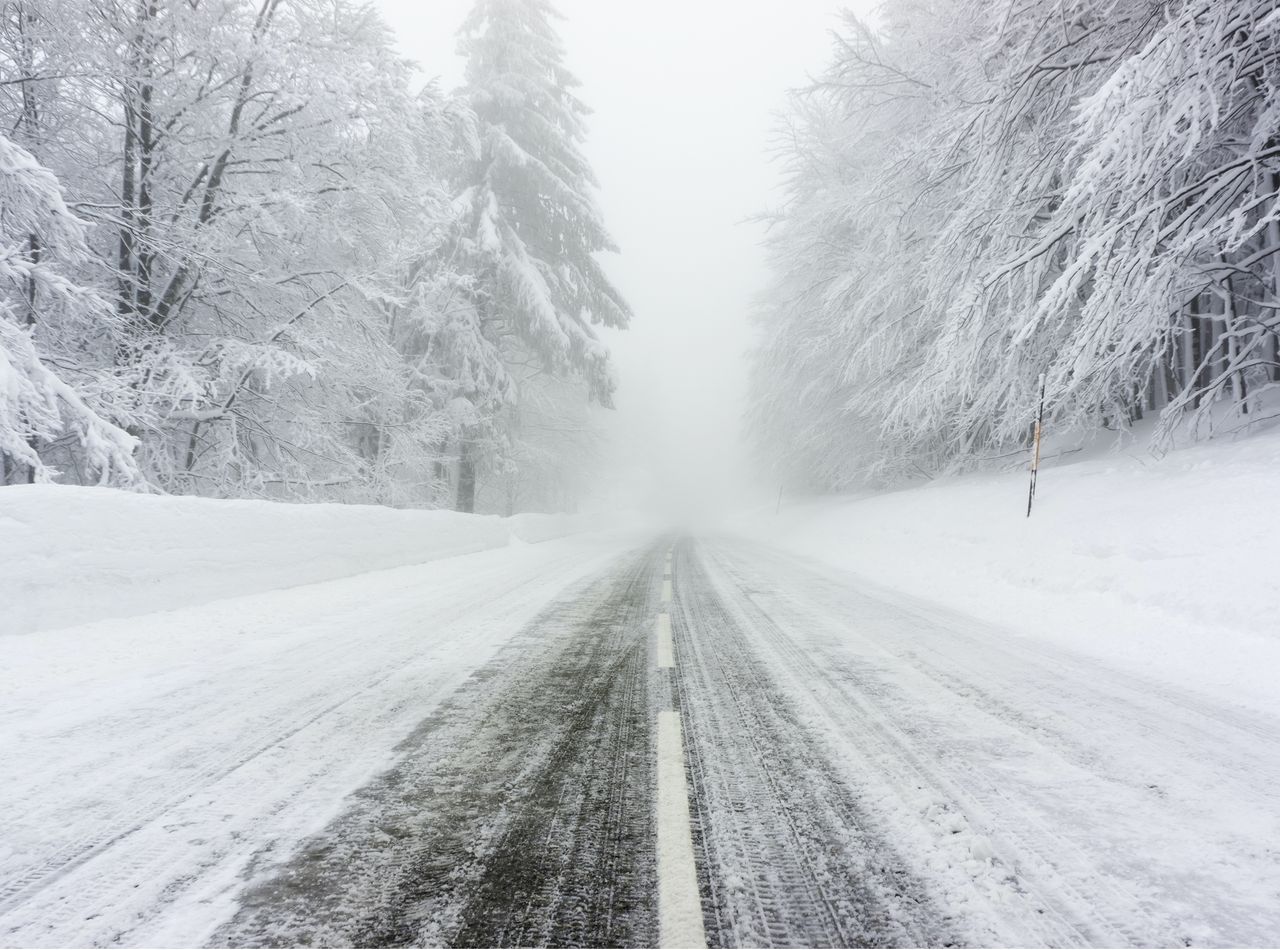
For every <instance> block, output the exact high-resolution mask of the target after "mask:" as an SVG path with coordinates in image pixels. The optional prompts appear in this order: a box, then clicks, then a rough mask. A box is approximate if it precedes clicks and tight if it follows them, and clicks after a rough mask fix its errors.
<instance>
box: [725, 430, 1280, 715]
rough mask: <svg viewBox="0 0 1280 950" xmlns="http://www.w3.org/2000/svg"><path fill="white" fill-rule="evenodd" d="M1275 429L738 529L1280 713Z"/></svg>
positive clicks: (949, 483) (797, 511) (873, 499)
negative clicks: (1031, 487)
mask: <svg viewBox="0 0 1280 950" xmlns="http://www.w3.org/2000/svg"><path fill="white" fill-rule="evenodd" d="M1278 491H1280V432H1271V433H1266V434H1263V435H1258V436H1255V437H1252V438H1249V439H1245V440H1241V441H1239V442H1236V443H1228V444H1208V445H1202V446H1199V447H1195V448H1189V449H1184V450H1180V451H1177V452H1173V453H1171V454H1170V455H1168V456H1166V457H1165V458H1163V459H1160V460H1156V459H1153V458H1151V457H1150V456H1147V455H1145V454H1143V453H1142V452H1141V450H1139V449H1135V450H1133V452H1132V453H1131V454H1113V455H1106V456H1102V457H1096V458H1091V459H1088V460H1084V461H1079V462H1075V463H1069V464H1059V465H1054V466H1052V467H1047V468H1044V469H1042V470H1041V473H1040V484H1039V488H1038V491H1037V494H1036V504H1035V511H1034V513H1033V514H1032V516H1031V518H1030V519H1028V518H1026V517H1025V514H1026V503H1027V502H1026V499H1027V475H1026V473H1025V472H1010V473H1004V474H998V475H991V474H984V475H970V476H963V477H956V478H947V479H939V480H937V481H935V482H931V483H929V484H928V485H924V486H921V487H919V488H911V489H906V490H902V491H897V492H888V493H881V494H875V495H867V496H862V497H849V496H846V497H834V498H831V497H828V498H820V499H814V500H810V501H805V502H796V503H791V504H788V503H786V502H784V505H783V509H782V512H781V514H780V515H778V516H775V515H774V511H773V508H772V506H770V507H769V508H768V509H767V510H761V511H759V512H756V513H753V514H752V515H750V516H749V517H746V518H743V519H741V520H740V521H738V522H737V523H736V525H735V530H737V531H739V532H741V533H743V534H746V535H748V536H750V537H753V538H756V539H758V540H762V541H766V542H768V543H770V544H774V545H777V546H779V547H782V548H785V549H787V550H789V551H792V552H794V553H797V554H802V555H806V556H809V557H812V558H815V559H818V560H821V561H825V562H826V563H828V564H831V565H834V566H836V567H839V568H841V569H844V570H848V571H851V572H853V573H855V574H857V575H859V576H861V577H863V578H866V579H867V580H869V581H872V582H874V583H878V584H880V585H883V586H885V587H888V588H892V589H894V590H897V591H901V592H903V593H905V594H909V595H911V596H912V597H916V598H921V599H924V600H928V601H932V602H935V603H938V604H942V605H945V606H946V607H949V608H952V609H953V610H956V611H959V612H961V613H964V614H968V615H970V616H974V617H978V618H981V619H983V620H986V621H989V622H994V623H997V624H999V625H1001V626H1003V627H1006V628H1008V629H1009V631H1010V632H1011V634H1014V635H1018V636H1025V637H1033V638H1039V639H1045V640H1048V641H1051V642H1053V643H1055V644H1057V645H1059V646H1062V647H1066V648H1068V649H1071V650H1073V651H1075V652H1078V653H1082V654H1085V655H1088V656H1093V657H1096V658H1098V659H1099V660H1102V661H1104V662H1105V663H1107V664H1108V665H1120V666H1124V667H1127V668H1130V669H1132V670H1134V671H1141V672H1144V673H1146V674H1148V675H1154V676H1157V677H1159V678H1161V679H1164V680H1166V681H1170V682H1176V683H1179V684H1180V685H1184V686H1187V687H1189V688H1193V689H1197V690H1200V691H1203V692H1211V693H1214V694H1216V695H1218V696H1220V697H1222V698H1224V699H1226V700H1228V701H1232V702H1243V703H1247V704H1248V705H1251V706H1253V707H1255V708H1263V709H1267V710H1277V709H1280V700H1278V699H1277V692H1276V689H1275V670H1277V669H1280V622H1278V621H1277V619H1276V618H1277V617H1280V583H1278V582H1277V570H1278V569H1280V553H1277V548H1276V539H1277V538H1280V504H1278V503H1277V501H1276V498H1277V492H1278Z"/></svg>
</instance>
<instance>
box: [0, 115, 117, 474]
mask: <svg viewBox="0 0 1280 950" xmlns="http://www.w3.org/2000/svg"><path fill="white" fill-rule="evenodd" d="M86 253H87V249H86V248H85V245H84V234H83V228H82V226H81V224H80V222H79V221H78V220H77V219H76V218H75V216H74V215H72V214H71V212H70V211H69V210H68V209H67V207H66V204H65V203H64V201H63V197H62V192H61V189H60V188H59V186H58V181H57V179H56V178H55V177H54V176H53V174H52V173H51V172H49V171H48V170H47V169H45V168H44V167H42V166H41V165H40V163H39V162H37V161H36V159H35V157H34V156H32V155H31V153H30V152H28V151H27V150H26V149H24V148H22V147H21V146H19V145H18V144H16V143H15V142H13V141H11V140H10V139H8V138H7V137H5V136H3V135H0V458H3V460H4V466H5V472H6V475H8V474H11V473H12V472H13V470H14V469H16V468H17V467H18V466H24V467H26V469H27V471H28V473H29V477H30V478H31V479H32V480H34V481H49V480H51V479H52V478H53V477H54V476H55V475H57V472H55V471H53V470H52V469H50V468H49V466H48V465H46V464H45V462H44V461H43V460H42V459H41V457H40V454H39V452H38V451H37V449H36V445H37V441H38V440H49V439H54V438H57V437H59V436H61V435H63V434H64V433H70V434H71V435H72V436H73V437H74V438H75V439H76V441H77V442H78V443H79V445H80V446H81V448H82V449H83V451H84V458H85V462H86V463H87V464H88V466H89V467H90V468H91V469H92V470H94V471H95V472H97V473H98V476H99V479H100V481H102V482H103V483H110V482H114V483H118V484H125V485H131V484H136V483H138V482H139V481H140V480H141V476H140V474H139V472H138V468H137V465H136V463H135V462H134V459H133V451H134V448H135V446H136V440H135V439H134V438H133V437H132V436H130V435H128V434H127V433H125V432H124V431H123V430H122V429H120V428H119V427H117V426H115V425H112V424H111V423H110V422H108V421H106V420H104V419H103V418H101V417H100V416H99V415H98V414H97V413H95V412H94V411H93V410H92V409H91V408H90V407H89V406H88V405H87V404H86V403H85V400H84V398H83V397H82V396H81V394H80V393H78V392H77V391H76V389H75V388H74V387H73V386H71V385H69V384H68V383H67V382H66V381H65V380H63V379H62V378H61V377H60V376H59V375H58V374H57V373H55V372H54V371H53V370H52V369H50V368H49V366H47V365H46V363H45V361H44V360H43V359H42V357H41V355H40V353H39V351H38V347H37V343H36V339H35V336H34V330H35V328H36V325H37V323H38V321H39V319H40V317H41V316H42V315H44V314H45V313H46V312H48V311H58V310H62V311H67V312H70V313H71V314H72V315H73V316H75V317H78V318H80V319H85V320H93V319H94V318H95V317H99V318H101V317H103V316H105V312H104V311H105V305H104V304H103V302H102V301H101V299H100V298H98V297H97V296H96V295H95V294H93V293H92V292H90V291H88V290H86V289H84V288H82V287H80V286H78V285H76V284H74V283H72V282H71V281H70V280H68V279H67V278H65V277H64V276H63V275H62V274H61V273H59V271H58V270H57V265H58V264H59V263H67V262H72V263H74V262H76V261H78V260H80V259H82V258H83V257H84V256H85V255H86Z"/></svg>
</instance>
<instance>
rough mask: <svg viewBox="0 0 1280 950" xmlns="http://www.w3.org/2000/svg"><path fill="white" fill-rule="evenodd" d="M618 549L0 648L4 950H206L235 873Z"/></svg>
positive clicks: (327, 585) (552, 545)
mask: <svg viewBox="0 0 1280 950" xmlns="http://www.w3.org/2000/svg"><path fill="white" fill-rule="evenodd" d="M5 494H9V492H8V490H6V492H5ZM114 501H119V498H118V497H117V498H116V499H114ZM142 501H144V502H148V501H154V500H147V499H142ZM113 503H114V502H113ZM228 507H229V508H230V509H232V510H233V511H234V510H237V509H238V507H239V506H237V505H228ZM259 510H261V509H259ZM404 514H405V513H401V512H394V513H390V514H389V516H388V520H389V518H390V516H391V515H394V516H396V517H402V516H403V515H404ZM322 520H323V519H322ZM413 520H414V519H413V518H409V519H407V521H409V522H410V523H412V522H413ZM430 521H431V519H425V523H426V524H429V523H430ZM452 521H457V519H448V521H447V522H446V523H448V522H452ZM463 523H464V524H465V522H463ZM386 526H387V523H386V521H385V520H384V527H386ZM494 527H495V529H496V530H498V531H502V532H504V533H503V535H502V537H503V540H504V542H505V529H504V528H502V526H501V524H500V523H497V522H496V521H495V522H494ZM484 530H485V531H488V530H489V528H485V529H484ZM304 539H305V538H304ZM322 539H323V535H322V534H317V535H316V536H314V537H312V538H310V539H309V540H311V541H313V542H316V543H319V541H321V540H322ZM388 540H389V543H392V544H394V541H393V539H388ZM634 542H635V538H634V537H633V536H631V535H628V534H627V533H625V532H623V533H613V534H589V535H580V536H576V537H572V538H566V539H562V540H554V541H548V542H546V543H544V544H536V545H535V544H517V545H512V546H507V547H503V548H498V549H494V550H488V551H483V552H479V553H475V554H470V555H466V556H459V557H453V558H448V559H441V560H436V561H434V562H432V563H428V564H422V565H416V566H409V567H401V568H396V569H390V570H383V571H377V572H373V573H365V574H360V575H357V576H353V577H350V578H346V579H340V580H331V581H327V582H324V583H317V584H309V585H305V586H297V587H292V588H290V589H286V590H276V591H269V592H265V593H256V594H250V595H245V596H238V597H231V598H224V599H219V600H214V601H210V602H207V603H203V604H197V605H194V606H188V607H183V608H180V609H175V610H169V611H163V612H154V613H149V614H145V615H139V616H132V617H127V618H115V619H107V620H102V621H98V622H94V623H90V624H85V625H81V626H75V627H66V628H63V629H58V630H46V631H42V632H39V633H33V634H26V635H16V636H7V637H0V696H2V697H3V701H2V702H0V761H3V762H4V773H5V780H4V782H3V785H2V789H0V944H4V945H42V946H47V945H91V944H102V943H108V942H119V943H125V944H136V943H145V944H161V945H165V944H168V945H188V944H190V943H191V942H192V941H198V940H200V939H202V937H201V934H203V933H206V932H207V931H208V930H209V929H210V928H212V926H213V925H215V924H216V923H217V922H218V921H219V920H221V919H222V918H223V917H225V916H226V915H227V914H228V913H229V912H230V906H231V905H230V904H229V903H228V902H229V901H231V900H232V896H233V895H234V893H235V892H237V891H238V889H239V887H240V885H241V883H242V880H241V875H242V874H243V873H244V872H245V870H246V866H247V864H248V862H249V861H250V859H251V857H252V856H253V855H255V854H258V853H265V854H268V855H269V854H270V853H271V852H272V851H273V849H275V848H276V847H280V848H283V849H285V850H288V848H290V847H292V846H293V845H295V844H296V843H297V842H298V841H299V840H301V838H302V837H304V836H305V835H306V834H307V833H309V832H311V831H313V830H314V829H315V828H317V827H320V826H322V825H323V824H324V822H325V821H326V820H327V819H328V818H329V817H330V816H331V815H332V814H333V813H334V810H335V809H336V808H337V807H338V804H339V802H340V801H341V800H342V798H343V796H344V795H346V794H347V793H348V792H350V791H352V790H353V789H355V788H357V787H358V786H359V785H361V784H362V783H363V782H364V781H365V780H367V779H368V778H369V777H370V776H371V775H372V774H374V773H376V772H378V771H380V770H382V769H383V768H385V767H386V766H387V765H388V764H389V763H390V762H392V761H393V760H394V758H395V751H394V750H395V747H396V744H397V743H398V742H399V741H400V740H401V739H403V738H404V736H405V735H406V734H408V732H409V731H410V730H412V729H413V727H414V726H415V725H417V724H418V723H419V722H421V720H422V719H423V718H424V717H425V716H427V715H428V714H429V713H430V712H431V711H432V710H433V709H434V708H435V707H436V706H437V705H438V704H439V702H440V701H441V700H442V699H443V698H444V697H445V696H447V695H449V693H450V692H451V691H452V690H454V689H455V688H456V687H457V686H458V685H459V684H460V683H461V682H462V681H463V680H464V679H465V678H466V677H467V676H468V675H469V674H470V673H471V672H472V671H474V670H476V669H477V668H478V667H479V666H481V665H483V664H484V663H485V662H486V661H487V660H489V659H490V658H491V657H492V656H493V655H494V653H495V651H496V650H497V649H498V648H499V647H500V646H501V645H502V644H503V643H504V642H506V641H507V640H508V639H509V638H510V637H511V636H512V634H513V633H514V632H515V631H517V630H519V629H520V628H521V627H522V626H523V625H524V624H526V623H527V622H528V621H529V620H530V619H531V618H533V617H534V616H535V615H537V613H538V612H539V611H540V610H541V609H543V608H544V607H545V605H546V604H547V603H548V601H550V600H552V599H554V598H555V597H556V596H557V595H559V594H560V593H561V592H563V591H564V590H565V588H566V587H569V586H571V585H573V584H574V583H575V582H577V581H579V580H581V579H582V578H584V577H588V576H590V575H592V574H593V573H596V572H598V571H599V570H601V568H602V567H603V566H604V565H605V564H607V563H608V562H610V561H611V560H614V559H616V558H617V556H618V554H619V552H620V551H622V550H625V549H627V547H628V546H630V545H632V544H633V543H634ZM451 543H454V544H457V543H459V542H458V539H457V538H456V537H455V538H454V539H452V541H451ZM464 543H467V544H474V543H475V542H474V541H471V540H467V541H465V542H464ZM169 550H170V556H173V550H172V546H171V547H170V549H169ZM245 557H246V560H248V559H250V558H253V560H252V562H251V564H252V565H254V566H256V567H257V568H258V569H259V570H261V571H262V572H263V573H264V575H267V576H270V574H271V571H272V569H273V568H272V565H273V562H272V561H271V560H269V559H264V558H263V556H262V555H261V554H258V555H252V554H251V553H250V552H248V551H246V553H245ZM159 562H160V559H159V558H155V559H154V561H153V563H156V564H159ZM145 563H147V562H146V560H145V559H144V564H145ZM179 567H180V566H179V565H174V568H175V570H176V569H177V568H179ZM68 589H70V588H68ZM207 594H208V589H207V588H206V589H203V590H202V592H201V596H207ZM166 922H167V923H166ZM166 925H167V926H171V927H175V928H176V929H170V930H166V929H164V928H165V926H166Z"/></svg>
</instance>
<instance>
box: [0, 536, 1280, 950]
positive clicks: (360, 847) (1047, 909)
mask: <svg viewBox="0 0 1280 950" xmlns="http://www.w3.org/2000/svg"><path fill="white" fill-rule="evenodd" d="M669 548H671V543H670V542H669V541H668V540H663V541H660V542H645V543H643V544H638V545H637V542H636V541H635V540H634V539H632V540H630V541H628V540H626V539H623V538H620V537H607V536H594V537H579V538H573V539H567V540H562V541H556V542H550V543H547V544H544V545H538V546H529V547H516V548H509V549H502V550H498V551H491V552H486V553H482V554H476V555H470V556H467V557H463V558H455V559H451V560H447V561H440V562H434V563H432V564H429V565H424V566H421V567H415V568H403V569H397V570H392V571H384V572H379V573H377V574H369V575H364V576H362V577H357V578H351V579H349V580H345V581H335V582H329V583H326V584H318V585H312V586H309V587H303V588H296V589H293V590H288V591H279V592H275V593H271V594H262V595H255V596H253V597H243V598H236V599H232V600H224V601H220V602H215V603H213V604H208V605H205V606H204V607H200V608H191V609H189V610H184V611H174V612H170V613H167V614H157V615H150V616H148V617H145V618H134V619H132V620H119V621H111V622H107V623H100V624H97V625H94V626H92V627H82V628H76V629H72V630H65V631H58V632H53V633H43V634H39V635H33V636H28V637H9V638H4V639H2V640H0V670H2V673H0V675H3V678H4V682H3V687H4V688H3V694H2V695H3V697H4V698H3V700H2V701H0V743H3V745H2V746H0V758H2V759H3V761H4V762H5V763H6V776H5V781H4V785H3V790H2V791H0V799H2V800H0V805H3V808H2V809H0V815H2V816H3V817H0V842H2V844H0V943H3V944H6V945H14V944H30V945H58V944H62V945H66V944H87V943H94V944H112V943H116V944H190V943H200V942H207V943H213V944H225V943H234V944H250V945H296V944H306V945H315V944H319V945H333V944H352V943H354V944H366V945H368V944H375V945H407V944H415V943H416V944H428V945H431V944H449V945H455V946H468V945H470V946H485V945H511V944H516V945H543V944H556V945H565V944H571V945H622V946H627V945H654V944H657V943H658V942H659V941H663V942H682V943H686V944H687V943H689V942H691V941H690V938H689V934H691V933H693V934H696V935H702V934H705V937H706V940H707V942H708V943H709V944H710V945H713V946H715V945H780V944H792V945H795V944H803V945H819V946H820V945H903V944H934V945H936V944H941V943H952V944H955V943H959V944H986V945H992V944H995V945H1010V944H1013V945H1073V944H1089V945H1153V944H1155V945H1184V944H1185V945H1205V944H1235V945H1258V944H1273V943H1274V942H1275V941H1276V939H1277V937H1278V936H1280V799H1278V797H1277V794H1276V792H1275V789H1276V788H1277V786H1278V785H1280V721H1277V720H1275V719H1271V718H1267V717H1266V716H1265V715H1263V714H1261V713H1258V712H1248V711H1245V710H1244V709H1238V708H1235V707H1232V706H1230V705H1227V704H1224V703H1222V702H1220V701H1218V700H1214V699H1212V698H1210V697H1208V696H1204V695H1199V694H1197V693H1193V692H1191V691H1189V690H1182V689H1177V688H1175V687H1173V686H1171V685H1169V684H1165V683H1160V682H1156V681H1154V680H1152V681H1143V680H1138V679H1135V678H1134V677H1133V676H1132V675H1130V674H1128V673H1125V674H1120V673H1118V672H1116V671H1113V670H1110V669H1108V668H1106V667H1104V666H1102V665H1100V664H1099V663H1098V662H1097V661H1096V660H1090V659H1087V658H1084V657H1082V656H1076V655H1074V654H1070V653H1067V652H1064V651H1062V650H1061V649H1059V648H1056V647H1052V646H1048V645H1046V644H1044V643H1043V642H1039V641H1036V640H1033V639H1030V638H1025V637H1021V636H1018V635H1016V634H1014V633H1011V632H1010V631H1007V630H1003V629H1000V628H998V627H993V626H990V625H985V624H982V623H979V622H977V621H974V620H972V619H968V618H965V617H963V616H959V615H956V614H954V613H949V612H946V611H944V610H942V609H940V608H937V607H933V606H930V605H928V604H925V603H922V602H918V601H913V600H910V599H908V598H905V597H903V596H901V595H897V594H893V593H890V592H887V591H883V590H880V589H877V588H874V587H871V586H870V585H867V584H865V583H863V582H861V581H859V580H857V579H856V578H854V577H853V576H851V575H849V574H845V573H840V572H838V571H835V570H833V569H828V568H824V567H820V566H818V565H816V564H814V563H811V562H807V561H802V560H799V559H797V558H795V557H793V556H790V555H785V554H782V553H780V552H778V551H777V550H775V549H772V548H769V547H765V546H762V545H758V544H755V543H752V542H746V541H742V540H728V539H719V538H707V539H700V540H691V539H682V540H679V541H678V542H676V543H675V545H674V551H673V553H672V557H671V559H670V560H668V558H667V551H668V550H669ZM668 573H669V575H670V576H669V577H668V576H664V575H666V574H668ZM659 723H663V724H664V726H663V727H662V728H660V727H659ZM673 737H674V740H673ZM681 738H682V741H683V759H684V775H685V779H686V784H685V785H684V787H686V788H687V789H688V808H687V810H681V809H679V808H671V807H669V806H670V805H671V792H670V788H671V782H673V781H674V782H675V783H676V786H679V784H680V783H679V771H680V770H679V769H678V768H677V769H676V771H675V773H674V777H673V773H672V770H671V768H670V763H669V762H668V760H667V756H668V754H669V753H670V749H671V743H672V742H673V741H674V742H675V750H676V752H675V753H674V754H675V755H676V756H678V755H679V752H680V745H681V743H680V740H681ZM660 782H666V783H668V784H667V788H666V791H665V792H660V791H659V783H660ZM682 811H683V813H684V814H687V818H681V817H680V816H681V814H682ZM672 816H675V817H672ZM682 822H684V823H683V824H682ZM682 841H683V843H684V851H685V852H690V853H691V854H692V858H693V864H694V867H693V869H692V870H693V873H690V874H689V875H688V876H687V878H686V877H683V876H682V875H681V873H680V871H681V868H680V866H679V860H680V854H681V853H682V848H681V843H682ZM673 855H674V856H675V857H672V856H673ZM688 907H693V908H695V909H696V908H700V910H701V928H698V927H697V926H696V925H697V923H698V922H697V921H696V920H695V921H693V925H694V926H693V929H690V921H688V920H687V919H684V918H682V917H681V914H682V913H683V911H682V908H688ZM686 916H687V915H686ZM677 936H678V937H680V938H681V939H677Z"/></svg>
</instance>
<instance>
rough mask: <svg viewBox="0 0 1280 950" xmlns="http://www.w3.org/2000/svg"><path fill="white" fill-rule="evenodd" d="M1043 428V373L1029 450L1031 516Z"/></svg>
mask: <svg viewBox="0 0 1280 950" xmlns="http://www.w3.org/2000/svg"><path fill="white" fill-rule="evenodd" d="M1043 430H1044V373H1041V374H1040V408H1039V409H1038V410H1036V433H1035V439H1034V446H1033V448H1032V451H1031V488H1030V489H1028V491H1027V517H1028V518H1030V517H1031V503H1032V502H1033V501H1035V500H1036V475H1037V474H1038V473H1039V472H1040V434H1041V432H1042V431H1043Z"/></svg>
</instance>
